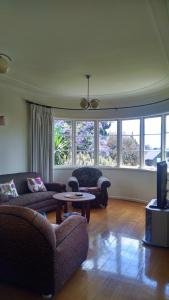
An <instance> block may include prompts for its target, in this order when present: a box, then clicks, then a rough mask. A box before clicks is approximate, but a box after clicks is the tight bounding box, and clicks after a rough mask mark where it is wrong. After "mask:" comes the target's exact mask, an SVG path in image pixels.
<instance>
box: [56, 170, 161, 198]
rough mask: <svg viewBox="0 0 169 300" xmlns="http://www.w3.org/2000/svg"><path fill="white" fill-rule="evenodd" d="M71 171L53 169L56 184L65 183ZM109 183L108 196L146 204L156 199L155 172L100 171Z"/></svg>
mask: <svg viewBox="0 0 169 300" xmlns="http://www.w3.org/2000/svg"><path fill="white" fill-rule="evenodd" d="M72 171H73V169H71V168H69V169H63V168H62V169H59V168H58V169H54V179H55V181H56V182H62V183H67V181H68V178H69V176H71V174H72ZM102 172H103V175H104V176H106V177H108V178H109V180H110V181H111V187H110V188H109V196H110V197H113V198H116V199H117V198H119V199H126V200H136V201H143V202H145V201H146V202H147V201H150V200H151V199H152V198H154V197H155V198H156V172H152V171H146V170H145V171H144V170H132V169H124V168H123V169H105V168H104V169H102Z"/></svg>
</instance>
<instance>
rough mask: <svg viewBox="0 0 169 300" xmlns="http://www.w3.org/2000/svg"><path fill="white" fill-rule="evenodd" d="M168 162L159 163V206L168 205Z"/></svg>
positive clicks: (163, 207)
mask: <svg viewBox="0 0 169 300" xmlns="http://www.w3.org/2000/svg"><path fill="white" fill-rule="evenodd" d="M167 206H168V205H167V163H166V161H162V162H159V163H157V208H160V209H165V208H168V207H167Z"/></svg>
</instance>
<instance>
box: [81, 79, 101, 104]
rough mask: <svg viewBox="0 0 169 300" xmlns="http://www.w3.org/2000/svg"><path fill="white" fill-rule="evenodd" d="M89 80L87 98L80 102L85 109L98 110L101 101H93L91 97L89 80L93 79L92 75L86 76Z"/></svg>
mask: <svg viewBox="0 0 169 300" xmlns="http://www.w3.org/2000/svg"><path fill="white" fill-rule="evenodd" d="M85 77H86V79H87V98H82V99H81V101H80V106H81V108H83V109H96V108H97V107H98V106H99V102H100V101H99V100H98V99H91V100H90V95H89V80H90V78H91V75H89V74H86V75H85Z"/></svg>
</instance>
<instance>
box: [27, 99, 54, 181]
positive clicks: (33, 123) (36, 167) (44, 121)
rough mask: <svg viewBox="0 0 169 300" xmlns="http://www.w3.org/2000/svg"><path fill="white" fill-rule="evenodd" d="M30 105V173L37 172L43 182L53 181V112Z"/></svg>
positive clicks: (49, 109)
mask: <svg viewBox="0 0 169 300" xmlns="http://www.w3.org/2000/svg"><path fill="white" fill-rule="evenodd" d="M29 105H30V171H33V172H39V173H40V174H41V176H42V178H43V180H44V181H46V182H47V181H49V182H52V181H53V111H52V109H51V108H47V107H44V106H40V105H36V104H29Z"/></svg>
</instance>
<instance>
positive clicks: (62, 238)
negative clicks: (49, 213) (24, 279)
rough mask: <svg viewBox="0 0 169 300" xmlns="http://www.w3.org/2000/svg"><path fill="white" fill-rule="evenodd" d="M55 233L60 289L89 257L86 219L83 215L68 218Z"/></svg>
mask: <svg viewBox="0 0 169 300" xmlns="http://www.w3.org/2000/svg"><path fill="white" fill-rule="evenodd" d="M55 235H56V252H55V281H56V282H57V287H58V290H59V289H60V288H61V287H62V286H63V284H64V283H65V282H66V281H67V280H68V279H69V278H71V276H72V275H73V274H74V272H75V271H76V270H77V269H78V268H79V267H80V265H81V264H82V262H83V261H84V260H85V259H86V257H87V252H88V243H89V242H88V233H87V223H86V219H85V218H83V217H81V216H71V217H69V218H67V219H66V220H65V221H64V222H63V223H61V225H59V226H58V227H57V228H56V229H55Z"/></svg>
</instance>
